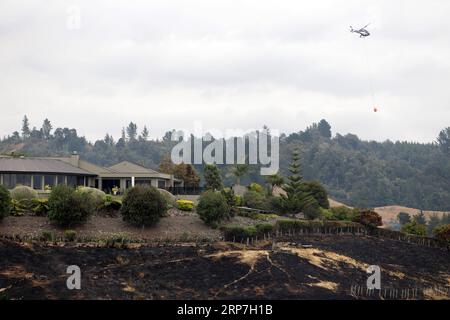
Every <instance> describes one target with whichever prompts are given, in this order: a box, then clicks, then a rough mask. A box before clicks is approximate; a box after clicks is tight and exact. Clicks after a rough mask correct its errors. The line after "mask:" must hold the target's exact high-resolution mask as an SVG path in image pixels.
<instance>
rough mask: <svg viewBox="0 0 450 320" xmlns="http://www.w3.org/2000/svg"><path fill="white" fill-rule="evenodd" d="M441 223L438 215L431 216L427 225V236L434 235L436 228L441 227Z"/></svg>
mask: <svg viewBox="0 0 450 320" xmlns="http://www.w3.org/2000/svg"><path fill="white" fill-rule="evenodd" d="M441 221H442V220H441V219H439V217H438V216H437V215H436V214H433V215H431V216H430V219H429V221H428V224H427V234H428V235H432V234H433V231H434V230H435V229H436V227H438V226H439V225H441Z"/></svg>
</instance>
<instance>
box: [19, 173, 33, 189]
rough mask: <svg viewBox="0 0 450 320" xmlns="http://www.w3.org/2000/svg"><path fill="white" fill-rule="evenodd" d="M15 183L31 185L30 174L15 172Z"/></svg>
mask: <svg viewBox="0 0 450 320" xmlns="http://www.w3.org/2000/svg"><path fill="white" fill-rule="evenodd" d="M16 184H20V185H22V186H28V187H31V174H17V175H16Z"/></svg>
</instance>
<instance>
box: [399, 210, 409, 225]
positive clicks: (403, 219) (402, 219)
mask: <svg viewBox="0 0 450 320" xmlns="http://www.w3.org/2000/svg"><path fill="white" fill-rule="evenodd" d="M397 220H398V223H399V224H400V225H401V226H403V225H405V224H407V223H410V222H411V216H410V215H409V213H406V212H399V213H398V214H397Z"/></svg>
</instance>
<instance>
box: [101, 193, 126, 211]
mask: <svg viewBox="0 0 450 320" xmlns="http://www.w3.org/2000/svg"><path fill="white" fill-rule="evenodd" d="M120 208H122V202H121V201H120V200H117V199H114V198H113V197H111V196H110V195H109V194H108V195H106V197H105V201H104V202H103V204H102V205H101V206H100V208H99V209H98V211H99V212H102V213H115V212H118V211H120Z"/></svg>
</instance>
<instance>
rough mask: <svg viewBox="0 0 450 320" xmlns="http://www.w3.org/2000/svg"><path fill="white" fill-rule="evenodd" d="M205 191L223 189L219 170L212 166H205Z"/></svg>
mask: <svg viewBox="0 0 450 320" xmlns="http://www.w3.org/2000/svg"><path fill="white" fill-rule="evenodd" d="M203 174H204V176H205V187H206V189H212V190H220V189H222V187H223V184H222V177H221V176H220V170H219V168H217V166H216V165H214V164H207V165H206V166H205V170H204V173H203Z"/></svg>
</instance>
